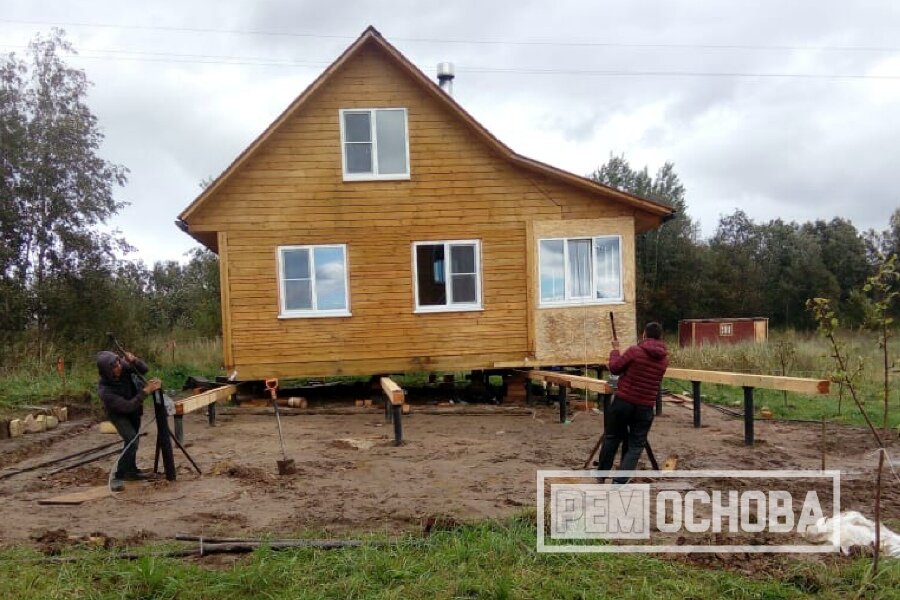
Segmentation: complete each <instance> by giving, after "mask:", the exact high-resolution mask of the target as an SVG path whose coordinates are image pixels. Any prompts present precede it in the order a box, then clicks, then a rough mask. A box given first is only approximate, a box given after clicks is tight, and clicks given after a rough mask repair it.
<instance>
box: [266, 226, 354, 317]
mask: <svg viewBox="0 0 900 600" xmlns="http://www.w3.org/2000/svg"><path fill="white" fill-rule="evenodd" d="M316 248H340V249H341V252H342V253H343V257H344V305H345V308H338V309H318V308H316V304H317V300H316V252H315V250H316ZM287 250H308V251H309V275H310V290H311V293H312V306H313V307H312V308H302V309H297V308H295V309H288V308H287V307H286V306H285V300H286V299H287V293H286V291H285V282H286V281H287V280H286V279H285V277H284V252H285V251H287ZM275 257H276V261H277V268H278V271H277V277H278V311H279V312H278V318H279V319H311V318H324V317H350V316H352V314H351V312H350V264H349V263H350V260H349V258H348V255H347V244H299V245H288V246H278V247H277V248H276V249H275Z"/></svg>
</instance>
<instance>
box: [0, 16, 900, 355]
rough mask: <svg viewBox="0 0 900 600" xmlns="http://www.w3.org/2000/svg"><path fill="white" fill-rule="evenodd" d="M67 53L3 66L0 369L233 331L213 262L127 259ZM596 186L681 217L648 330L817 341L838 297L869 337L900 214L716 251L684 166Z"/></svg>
mask: <svg viewBox="0 0 900 600" xmlns="http://www.w3.org/2000/svg"><path fill="white" fill-rule="evenodd" d="M67 52H73V49H72V47H71V46H70V45H69V43H68V42H67V41H66V39H65V37H64V34H63V32H62V31H60V30H53V32H52V33H51V34H50V35H48V36H46V37H43V36H38V37H36V38H35V40H34V41H33V42H32V43H31V44H30V45H29V50H28V52H27V54H26V57H25V58H20V57H18V56H16V55H15V54H9V55H7V56H5V57H2V58H0V198H2V203H0V367H4V366H9V365H14V364H16V363H17V361H19V360H21V359H22V357H29V358H30V357H37V358H39V359H41V360H44V359H46V358H48V355H49V353H50V350H51V349H53V350H54V351H55V352H58V353H72V352H79V351H81V352H83V351H84V350H85V349H88V348H97V347H101V346H102V345H103V344H105V343H106V339H105V332H106V331H110V330H112V331H115V332H116V333H117V334H119V335H120V336H122V337H123V338H124V339H128V340H137V339H140V338H142V337H146V336H149V335H154V334H159V335H167V336H168V335H171V334H172V333H173V332H175V331H178V332H179V333H180V335H182V336H183V335H196V336H204V337H207V336H209V337H211V336H216V335H219V333H220V331H221V317H220V309H219V276H218V259H217V257H216V256H215V255H214V254H212V253H211V252H209V251H207V250H205V249H197V250H194V251H193V252H191V253H190V255H189V257H188V260H187V261H186V262H184V263H181V262H176V261H169V262H158V263H156V264H154V265H152V266H147V265H145V264H144V263H142V262H140V261H134V260H127V259H125V258H122V257H123V256H127V254H128V252H129V251H131V250H132V248H131V247H130V246H129V244H128V242H127V240H125V239H124V237H123V236H122V235H121V233H120V232H118V231H110V230H109V229H108V228H105V224H106V223H107V222H108V221H109V219H110V218H111V217H113V216H114V215H115V214H117V213H118V211H120V210H121V209H122V208H123V207H124V203H122V202H120V201H117V200H116V199H115V196H114V190H115V189H116V188H117V187H120V186H124V185H125V183H126V181H127V176H128V171H127V169H126V168H125V167H123V166H122V165H117V164H114V163H111V162H109V161H107V160H104V159H103V158H101V157H100V155H99V148H100V144H101V143H102V141H103V134H102V131H101V130H100V127H99V124H98V121H97V118H96V117H95V116H94V115H93V114H92V113H91V111H90V110H89V108H88V105H87V102H86V94H87V90H88V87H89V85H90V83H89V81H88V79H87V77H86V75H85V74H84V72H82V71H80V70H78V69H73V68H71V67H69V66H68V65H66V64H65V62H64V61H63V60H62V59H61V58H60V54H61V53H67ZM591 177H592V178H593V179H594V180H596V181H599V182H601V183H604V184H607V185H610V186H612V187H615V188H618V189H621V190H625V191H629V192H633V193H635V194H638V195H640V196H643V197H647V198H651V199H655V200H659V201H661V202H664V203H667V204H669V205H670V206H672V207H673V208H674V209H675V210H676V216H675V218H674V219H673V220H671V221H669V222H667V223H665V224H664V225H662V226H661V227H660V228H659V229H656V230H654V231H650V232H648V233H645V234H642V235H640V236H638V239H637V246H636V247H637V308H638V313H639V318H640V319H641V320H649V319H654V320H659V321H661V322H662V323H663V324H664V325H665V326H666V327H667V328H670V329H671V328H672V327H674V326H675V324H676V323H677V321H678V320H679V319H682V318H690V317H716V316H719V317H721V316H725V317H741V316H767V317H770V319H771V321H772V324H773V325H775V326H789V327H797V328H810V327H812V326H813V325H814V323H813V321H812V319H811V318H810V316H809V315H808V314H807V312H806V311H805V310H804V303H805V302H806V300H807V299H808V298H813V297H826V298H831V299H832V300H833V301H834V302H835V306H836V307H837V310H838V312H839V313H840V316H841V318H842V322H843V323H847V324H850V325H854V324H860V323H861V322H862V320H863V318H864V315H865V310H866V306H865V298H864V297H862V295H861V294H860V292H858V291H856V290H859V289H860V287H861V286H862V285H863V283H864V282H865V280H866V278H867V277H868V276H870V275H871V274H873V273H874V272H875V270H876V268H877V265H878V263H879V261H880V260H881V257H883V256H885V255H888V254H891V253H897V252H898V250H900V209H898V210H897V211H895V212H894V214H893V216H892V217H891V220H890V223H889V225H888V228H887V229H886V230H885V231H881V232H876V231H867V232H860V231H858V230H857V229H856V228H855V227H854V226H853V224H852V223H850V221H848V220H846V219H840V218H835V219H832V220H831V221H814V222H810V223H803V224H798V223H786V222H784V221H782V220H781V219H775V220H771V221H769V222H767V223H756V222H754V221H753V220H752V219H750V218H749V217H748V216H747V215H746V214H745V213H744V212H743V211H741V210H736V211H735V212H734V213H732V214H730V215H727V216H724V217H722V218H721V219H720V221H719V223H718V227H717V230H716V233H715V235H713V237H712V238H711V239H709V240H702V239H700V236H699V232H698V227H697V225H696V223H695V222H694V221H693V220H692V219H691V217H690V215H689V214H688V207H687V201H686V190H685V188H684V186H683V185H682V183H681V181H680V180H679V178H678V175H677V174H676V172H675V169H674V166H673V165H671V164H666V165H664V166H663V167H662V168H661V169H659V171H658V172H657V173H656V175H655V176H652V177H651V176H650V174H649V173H648V170H647V168H644V169H642V170H637V169H634V168H632V167H631V166H630V165H629V164H628V161H627V160H626V159H625V158H624V157H619V156H613V157H611V158H610V159H609V160H608V161H607V162H606V163H605V164H604V165H602V166H601V167H600V168H598V169H597V170H596V171H595V172H594V173H593V174H592V175H591ZM201 185H202V184H201ZM51 358H52V357H51Z"/></svg>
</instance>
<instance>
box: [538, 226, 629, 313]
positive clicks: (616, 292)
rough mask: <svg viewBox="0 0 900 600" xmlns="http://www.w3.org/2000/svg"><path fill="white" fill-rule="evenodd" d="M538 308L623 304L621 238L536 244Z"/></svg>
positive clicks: (549, 240) (561, 240)
mask: <svg viewBox="0 0 900 600" xmlns="http://www.w3.org/2000/svg"><path fill="white" fill-rule="evenodd" d="M538 252H539V258H538V261H539V265H540V277H539V280H540V283H539V286H540V305H541V306H567V305H576V304H607V303H614V302H622V301H623V300H624V295H623V291H622V237H621V236H618V235H601V236H591V237H571V238H549V239H542V240H540V241H539V244H538Z"/></svg>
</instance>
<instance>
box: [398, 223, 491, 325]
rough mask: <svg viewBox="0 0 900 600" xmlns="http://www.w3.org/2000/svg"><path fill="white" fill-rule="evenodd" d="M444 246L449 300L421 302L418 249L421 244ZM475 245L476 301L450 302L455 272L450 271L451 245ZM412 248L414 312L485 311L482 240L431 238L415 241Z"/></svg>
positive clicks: (445, 274) (445, 276)
mask: <svg viewBox="0 0 900 600" xmlns="http://www.w3.org/2000/svg"><path fill="white" fill-rule="evenodd" d="M439 244H443V246H444V281H445V282H446V286H447V287H446V290H447V293H446V296H447V302H446V303H445V304H430V305H425V306H421V305H420V304H419V265H418V260H416V249H417V248H418V247H419V246H437V245H439ZM454 245H457V246H470V245H474V246H475V302H454V303H451V302H450V298H452V297H453V290H452V286H453V273H451V272H450V263H451V260H450V247H451V246H454ZM411 250H412V275H413V281H412V284H413V301H414V304H413V313H443V312H474V311H483V310H484V302H483V300H482V297H481V240H431V241H418V242H413V243H412V246H411Z"/></svg>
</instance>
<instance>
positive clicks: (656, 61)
mask: <svg viewBox="0 0 900 600" xmlns="http://www.w3.org/2000/svg"><path fill="white" fill-rule="evenodd" d="M370 24H371V25H374V26H375V27H376V28H377V29H378V30H379V31H381V33H382V34H383V35H384V36H385V38H387V40H388V41H390V42H391V43H392V44H394V45H395V46H396V47H397V48H398V49H399V50H400V51H401V52H403V53H404V54H405V55H406V56H407V57H408V58H409V59H410V60H411V61H412V62H413V63H415V64H416V65H417V66H419V68H421V69H422V70H423V71H424V72H425V73H427V74H428V75H430V76H433V75H434V72H435V66H436V64H437V63H438V62H440V61H450V62H453V63H455V64H456V70H457V77H456V81H455V84H454V95H455V97H456V99H457V100H458V101H459V102H460V103H461V104H462V105H463V106H464V107H465V108H466V109H467V110H468V111H469V112H470V113H471V114H472V115H473V116H474V117H475V118H476V119H478V120H479V121H480V122H481V123H482V124H484V125H485V126H486V127H487V128H488V129H489V130H490V131H491V132H492V133H494V134H495V135H496V136H497V137H499V138H500V139H501V140H503V141H504V142H505V143H506V144H507V145H509V146H511V147H512V148H513V149H514V150H515V151H517V152H519V153H521V154H524V155H525V156H528V157H532V158H536V159H538V160H542V161H544V162H547V163H550V164H552V165H555V166H558V167H561V168H563V169H566V170H569V171H571V172H573V173H577V174H579V175H586V174H588V173H590V172H591V171H593V170H594V169H595V168H596V167H597V166H599V165H600V164H602V163H604V162H605V161H606V160H607V159H608V158H609V156H610V154H611V153H613V154H624V155H625V156H626V158H627V159H628V160H629V161H630V162H631V164H632V166H635V167H643V166H644V165H647V166H648V167H649V168H650V170H651V172H654V171H655V170H656V169H657V168H659V166H660V165H662V164H663V163H664V162H666V161H671V162H673V163H674V164H675V168H676V172H677V173H678V175H679V176H680V177H681V179H682V181H683V182H684V184H685V186H686V188H687V199H688V208H689V213H690V214H691V216H692V217H694V219H696V220H698V221H699V222H700V224H701V226H702V231H703V233H704V235H710V234H712V233H713V232H714V230H715V226H716V224H717V222H718V218H719V216H720V215H723V214H729V213H731V212H733V211H734V210H735V209H736V208H741V209H743V210H745V211H746V212H747V213H748V214H749V215H750V216H751V217H752V218H754V219H756V220H758V221H765V220H769V219H773V218H777V217H781V218H783V219H786V220H798V221H806V220H812V219H830V218H832V217H834V216H842V217H847V218H850V219H851V220H852V221H853V222H854V224H856V226H857V227H858V228H860V229H868V228H876V229H879V230H881V229H885V228H886V227H887V223H888V218H889V216H890V214H891V212H892V211H893V210H894V209H895V208H896V207H898V206H900V192H898V191H897V186H896V185H895V183H894V178H895V177H896V175H897V170H898V159H900V114H898V108H900V3H898V2H895V1H894V0H881V1H866V0H860V1H856V2H846V1H844V2H837V1H832V0H802V1H800V0H797V1H793V0H777V1H776V0H761V1H756V2H742V3H737V2H713V1H711V0H707V1H700V0H656V1H636V0H627V1H626V0H620V1H618V2H606V1H601V0H595V1H591V2H587V1H567V0H555V1H554V2H546V1H538V0H532V1H528V0H516V1H514V2H512V1H500V0H491V1H490V2H487V1H485V0H478V1H471V0H457V1H453V2H447V1H446V0H440V1H432V0H405V1H402V2H401V1H398V2H394V1H391V2H389V1H387V0H354V1H343V0H331V1H330V2H303V1H301V0H293V1H287V0H284V1H275V0H271V1H265V0H247V1H231V0H229V1H224V0H219V1H201V0H193V1H191V2H185V1H180V2H171V1H159V0H156V1H153V2H122V1H121V0H118V1H116V2H112V1H102V0H81V1H66V2H63V1H55V2H50V1H42V2H36V1H34V0H0V52H3V53H6V52H10V51H15V52H17V53H19V54H21V53H23V52H24V46H25V45H26V44H27V42H28V41H29V40H30V39H31V38H32V37H33V36H34V35H35V34H37V33H47V32H48V31H49V29H50V27H51V26H54V25H58V26H61V27H63V28H64V29H65V30H66V32H67V34H68V38H69V39H70V41H71V42H73V44H74V45H75V47H76V49H77V50H78V51H79V52H80V56H78V57H73V58H70V59H69V63H70V64H72V65H74V66H78V67H80V68H83V69H84V70H85V71H86V73H87V76H88V78H89V79H90V80H91V81H92V82H93V83H94V86H93V88H92V89H91V91H90V96H89V104H90V106H91V108H92V110H93V111H94V113H95V114H96V115H97V117H98V118H99V121H100V125H101V127H102V129H103V131H104V133H105V134H106V143H105V145H104V147H103V149H102V152H103V155H104V157H105V158H107V159H108V160H111V161H113V162H116V163H119V164H122V165H125V166H126V167H128V168H129V169H130V170H131V173H130V177H129V182H128V184H127V186H126V187H124V188H122V189H120V190H118V191H117V192H116V193H117V195H118V197H119V198H120V199H122V200H125V201H127V202H129V203H130V206H128V207H127V208H126V209H124V210H123V211H122V213H121V214H120V215H119V216H118V217H117V218H116V219H115V221H114V223H113V224H114V225H115V226H116V227H118V228H120V229H121V230H122V231H123V233H124V234H125V237H126V238H127V239H128V240H129V241H130V242H131V243H132V244H133V245H134V246H136V247H137V248H138V253H137V255H136V256H138V257H140V258H142V259H144V260H145V261H148V262H151V261H154V260H160V259H183V257H184V256H183V255H184V252H185V251H187V250H188V249H190V248H191V247H193V245H194V243H193V240H191V239H190V238H189V237H187V236H186V235H184V234H182V233H181V232H180V231H178V230H177V229H176V228H175V226H174V225H173V221H174V219H175V217H176V215H177V214H178V213H179V212H180V211H181V210H182V209H183V208H184V207H185V206H187V205H188V204H189V203H190V202H191V201H192V200H193V198H194V197H195V196H196V195H197V193H198V192H199V183H200V181H201V180H203V179H205V178H208V177H211V176H215V175H218V174H219V173H220V172H221V171H222V169H224V168H225V167H226V166H227V165H228V164H229V163H230V162H231V160H232V159H233V158H234V157H235V156H236V155H237V154H238V153H239V152H240V151H241V150H243V148H245V147H246V146H247V145H248V144H249V143H250V142H251V141H252V140H253V139H254V138H255V137H256V136H257V135H258V134H259V133H260V132H261V131H262V130H263V129H264V128H265V127H266V126H267V125H268V124H269V123H270V122H271V121H272V120H273V119H274V118H275V117H276V116H277V115H278V114H279V113H280V112H281V111H282V110H283V109H284V108H285V107H286V106H287V105H288V104H289V103H290V102H291V100H293V98H294V97H296V96H297V95H298V94H300V93H301V92H302V91H303V89H304V88H305V87H306V86H307V85H308V84H309V83H310V82H311V81H312V80H313V79H314V78H315V77H316V76H317V75H318V74H319V73H320V72H321V71H322V70H323V69H324V68H325V67H326V66H327V65H328V64H329V63H330V62H332V61H333V60H334V59H335V58H337V56H338V55H339V54H340V53H341V52H342V51H343V49H344V48H345V47H346V46H348V45H349V44H350V43H352V41H353V40H354V39H355V38H356V37H358V36H359V34H360V33H361V32H362V31H363V30H364V29H365V27H366V26H368V25H370Z"/></svg>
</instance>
